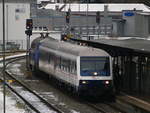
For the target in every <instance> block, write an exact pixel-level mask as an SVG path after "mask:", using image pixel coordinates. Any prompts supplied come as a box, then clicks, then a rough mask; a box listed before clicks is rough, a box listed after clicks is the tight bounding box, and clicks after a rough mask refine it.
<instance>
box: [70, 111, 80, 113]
mask: <svg viewBox="0 0 150 113" xmlns="http://www.w3.org/2000/svg"><path fill="white" fill-rule="evenodd" d="M71 113H80V112H77V111H75V110H71Z"/></svg>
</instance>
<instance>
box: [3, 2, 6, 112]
mask: <svg viewBox="0 0 150 113" xmlns="http://www.w3.org/2000/svg"><path fill="white" fill-rule="evenodd" d="M2 9H3V13H2V14H3V99H4V100H3V108H4V113H5V112H6V111H5V110H6V108H5V107H6V106H5V104H6V102H5V101H6V97H5V93H6V87H5V0H2Z"/></svg>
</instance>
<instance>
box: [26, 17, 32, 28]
mask: <svg viewBox="0 0 150 113" xmlns="http://www.w3.org/2000/svg"><path fill="white" fill-rule="evenodd" d="M32 28H33V21H32V19H26V29H31V30H32Z"/></svg>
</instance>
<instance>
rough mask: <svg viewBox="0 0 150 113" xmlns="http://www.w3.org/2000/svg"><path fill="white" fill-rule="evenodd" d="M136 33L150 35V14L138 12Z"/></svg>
mask: <svg viewBox="0 0 150 113" xmlns="http://www.w3.org/2000/svg"><path fill="white" fill-rule="evenodd" d="M135 23H136V24H135V34H136V35H137V36H141V37H148V36H149V24H148V23H149V16H146V15H141V14H137V15H136V19H135Z"/></svg>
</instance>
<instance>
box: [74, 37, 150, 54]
mask: <svg viewBox="0 0 150 113" xmlns="http://www.w3.org/2000/svg"><path fill="white" fill-rule="evenodd" d="M73 40H75V41H79V42H83V43H87V44H88V45H89V46H92V47H96V48H101V49H104V50H106V51H107V52H109V53H110V54H111V55H112V56H145V57H150V40H146V39H136V38H130V39H124V40H122V39H121V38H120V40H118V39H97V40H79V39H73Z"/></svg>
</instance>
